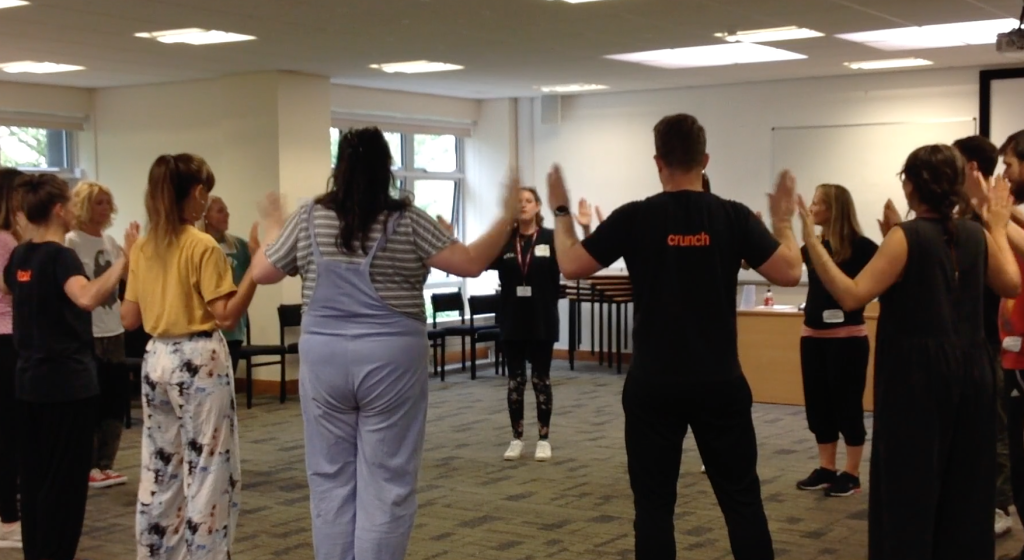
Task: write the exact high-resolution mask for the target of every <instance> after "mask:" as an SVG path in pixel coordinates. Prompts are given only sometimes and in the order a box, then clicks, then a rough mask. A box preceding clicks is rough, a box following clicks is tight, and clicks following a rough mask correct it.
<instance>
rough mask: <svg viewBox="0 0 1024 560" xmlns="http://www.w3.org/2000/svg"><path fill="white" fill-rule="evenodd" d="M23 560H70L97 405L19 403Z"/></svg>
mask: <svg viewBox="0 0 1024 560" xmlns="http://www.w3.org/2000/svg"><path fill="white" fill-rule="evenodd" d="M18 411H19V418H18V420H19V428H20V432H21V434H20V435H21V437H20V438H19V442H20V446H19V447H20V451H21V453H20V461H19V463H20V467H21V468H20V474H21V514H22V520H21V535H22V540H23V546H24V551H25V560H72V559H73V558H74V557H75V551H76V550H77V549H78V540H79V539H80V538H81V536H82V523H83V521H84V520H85V500H86V496H87V495H88V493H89V469H90V463H91V462H92V461H91V460H92V448H93V426H94V421H95V417H96V399H86V400H79V401H72V402H63V403H47V404H41V403H27V402H24V401H19V402H18Z"/></svg>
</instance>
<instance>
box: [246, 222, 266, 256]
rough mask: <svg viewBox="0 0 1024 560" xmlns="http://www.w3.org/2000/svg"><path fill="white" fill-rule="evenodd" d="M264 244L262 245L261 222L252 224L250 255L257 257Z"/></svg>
mask: <svg viewBox="0 0 1024 560" xmlns="http://www.w3.org/2000/svg"><path fill="white" fill-rule="evenodd" d="M262 246H263V244H262V243H260V222H259V220H257V221H255V222H253V223H252V227H251V228H249V254H250V255H255V254H256V252H257V251H259V250H260V247H262Z"/></svg>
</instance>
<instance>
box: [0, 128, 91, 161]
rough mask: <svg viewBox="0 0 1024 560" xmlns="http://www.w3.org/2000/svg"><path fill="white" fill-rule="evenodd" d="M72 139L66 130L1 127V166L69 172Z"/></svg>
mask: <svg viewBox="0 0 1024 560" xmlns="http://www.w3.org/2000/svg"><path fill="white" fill-rule="evenodd" d="M73 139H74V136H73V134H72V133H71V132H69V131H67V130H57V129H47V128H33V127H24V126H5V125H0V166H3V167H16V168H18V169H25V170H32V171H42V170H47V171H54V172H70V171H71V170H72V169H74V168H75V163H74V155H73V148H74V146H73Z"/></svg>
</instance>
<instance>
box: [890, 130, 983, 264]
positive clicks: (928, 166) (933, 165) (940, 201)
mask: <svg viewBox="0 0 1024 560" xmlns="http://www.w3.org/2000/svg"><path fill="white" fill-rule="evenodd" d="M900 176H901V177H902V178H903V180H905V181H908V182H910V184H911V186H913V188H914V194H915V195H916V196H917V200H918V202H920V203H921V204H923V205H924V206H926V207H927V208H928V210H931V211H932V212H935V213H936V214H938V216H939V219H940V220H941V222H942V229H943V231H945V233H946V242H947V243H948V244H949V245H950V246H952V245H953V243H954V241H955V239H956V223H955V222H954V213H955V211H956V209H957V207H966V206H967V204H968V203H967V200H966V196H965V194H964V182H965V181H966V179H967V172H966V166H965V162H964V158H963V156H961V155H960V152H959V151H957V149H956V148H954V147H952V146H947V145H945V144H933V145H930V146H922V147H920V148H918V149H916V150H914V151H913V152H911V153H910V155H909V156H907V161H906V163H904V164H903V171H901V172H900Z"/></svg>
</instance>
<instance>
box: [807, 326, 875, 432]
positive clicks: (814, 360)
mask: <svg viewBox="0 0 1024 560" xmlns="http://www.w3.org/2000/svg"><path fill="white" fill-rule="evenodd" d="M870 350H871V348H870V342H868V337H866V336H854V337H847V338H817V337H810V336H805V337H803V338H801V339H800V366H801V370H802V373H803V382H804V403H805V408H806V411H807V427H808V428H810V430H811V433H813V434H814V439H815V440H816V441H817V442H818V444H819V445H828V444H831V443H836V442H838V441H839V435H840V434H842V435H843V439H844V440H846V445H848V446H850V447H860V446H862V445H864V440H865V439H866V437H867V430H866V429H865V428H864V387H865V385H866V384H867V378H868V354H869V352H870Z"/></svg>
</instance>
